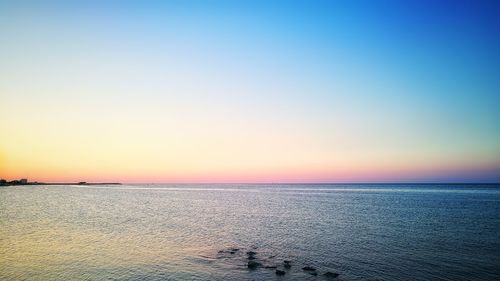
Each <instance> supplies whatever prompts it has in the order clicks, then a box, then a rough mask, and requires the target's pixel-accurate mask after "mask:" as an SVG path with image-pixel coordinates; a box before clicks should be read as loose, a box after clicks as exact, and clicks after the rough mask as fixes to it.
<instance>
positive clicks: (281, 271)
mask: <svg viewBox="0 0 500 281" xmlns="http://www.w3.org/2000/svg"><path fill="white" fill-rule="evenodd" d="M276 275H278V276H283V275H285V272H284V271H283V270H279V269H276Z"/></svg>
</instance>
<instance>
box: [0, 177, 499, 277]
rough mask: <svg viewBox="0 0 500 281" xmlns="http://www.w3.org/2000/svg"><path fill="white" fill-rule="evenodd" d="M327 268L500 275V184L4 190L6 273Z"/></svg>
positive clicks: (1, 228)
mask: <svg viewBox="0 0 500 281" xmlns="http://www.w3.org/2000/svg"><path fill="white" fill-rule="evenodd" d="M231 248H238V249H240V250H239V251H236V252H234V253H233V254H231V253H230V249H231ZM249 250H252V251H255V252H256V253H257V254H256V260H257V261H258V262H260V263H261V264H262V266H266V265H267V266H273V265H276V266H278V269H284V268H283V260H285V259H286V260H290V261H291V264H292V267H291V268H290V269H287V270H285V272H286V274H285V275H284V276H276V274H275V269H267V268H263V267H259V268H257V269H255V270H249V269H248V268H247V262H248V257H247V255H246V254H245V252H246V251H249ZM306 265H308V266H313V267H315V268H316V269H317V270H316V272H317V273H318V275H317V276H313V275H311V274H310V273H308V272H306V271H303V270H302V269H301V268H302V267H303V266H306ZM327 271H331V272H337V273H339V274H340V275H339V277H338V278H336V279H332V280H500V186H496V185H230V184H223V185H220V184H210V185H122V186H15V187H4V188H0V280H327V278H326V277H324V276H323V274H324V273H325V272H327Z"/></svg>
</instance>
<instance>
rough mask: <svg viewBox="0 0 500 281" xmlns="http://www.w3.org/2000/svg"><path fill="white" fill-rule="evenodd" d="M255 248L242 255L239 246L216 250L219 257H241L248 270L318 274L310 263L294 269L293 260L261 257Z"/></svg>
mask: <svg viewBox="0 0 500 281" xmlns="http://www.w3.org/2000/svg"><path fill="white" fill-rule="evenodd" d="M256 250H257V248H256V247H254V248H253V249H252V250H248V251H246V252H245V254H244V255H243V251H242V250H241V249H239V248H228V249H225V250H220V251H218V254H219V255H220V257H224V258H232V257H237V259H238V260H241V259H243V260H244V261H245V262H246V267H247V268H248V269H249V270H257V269H259V268H264V269H270V270H274V271H275V274H276V275H277V276H284V275H286V274H292V273H297V272H300V269H301V270H302V272H304V273H307V274H310V275H312V276H317V275H318V274H319V270H317V269H316V268H315V267H313V266H311V265H307V264H306V265H303V266H302V267H299V266H297V267H296V269H295V270H294V269H293V268H295V266H292V265H293V264H295V262H292V261H291V260H283V261H278V260H275V257H276V255H271V256H268V257H267V258H265V257H262V255H259V254H258V253H257V252H256ZM299 268H300V269H299ZM339 275H340V274H339V273H336V272H332V271H326V272H324V273H323V274H322V276H323V277H324V278H328V279H334V278H337V277H338V276H339Z"/></svg>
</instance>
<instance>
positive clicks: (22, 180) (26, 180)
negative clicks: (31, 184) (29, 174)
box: [19, 179, 28, 184]
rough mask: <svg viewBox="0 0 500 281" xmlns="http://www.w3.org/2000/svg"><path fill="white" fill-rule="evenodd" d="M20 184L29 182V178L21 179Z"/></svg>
mask: <svg viewBox="0 0 500 281" xmlns="http://www.w3.org/2000/svg"><path fill="white" fill-rule="evenodd" d="M19 184H28V179H20V180H19Z"/></svg>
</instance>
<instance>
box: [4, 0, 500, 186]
mask: <svg viewBox="0 0 500 281" xmlns="http://www.w3.org/2000/svg"><path fill="white" fill-rule="evenodd" d="M499 3H500V2H499V1H356V0H354V1H210V0H208V1H0V35H1V36H0V62H1V63H0V75H1V76H2V79H1V81H0V101H1V103H0V129H1V130H2V131H3V132H5V133H6V134H8V135H10V136H11V137H10V138H5V137H4V138H2V140H0V167H3V170H4V171H6V172H4V174H2V172H0V176H4V177H15V176H22V175H30V176H31V177H37V178H46V179H54V180H56V179H61V176H60V175H61V174H64V175H67V177H68V178H90V179H118V180H120V179H122V178H124V177H125V178H127V179H129V180H130V181H402V180H408V181H498V180H500V122H499V121H500V110H499V108H500V52H499V50H500V4H499ZM19 108H23V109H25V110H24V111H19ZM33 133H36V134H37V136H38V137H37V139H33V138H32V134H33ZM96 136H99V137H98V138H99V140H96V139H95V137H96ZM124 163H127V164H124ZM131 163H132V164H131ZM63 172H64V173H63Z"/></svg>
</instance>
